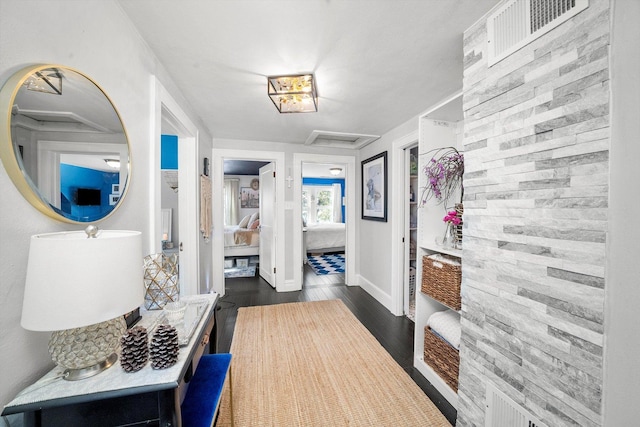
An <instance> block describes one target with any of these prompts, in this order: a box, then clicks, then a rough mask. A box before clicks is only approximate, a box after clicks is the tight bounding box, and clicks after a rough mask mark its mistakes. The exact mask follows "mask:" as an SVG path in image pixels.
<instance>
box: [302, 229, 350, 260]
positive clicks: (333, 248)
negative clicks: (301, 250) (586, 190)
mask: <svg viewBox="0 0 640 427" xmlns="http://www.w3.org/2000/svg"><path fill="white" fill-rule="evenodd" d="M304 231H305V232H304V235H305V255H306V253H308V252H313V253H326V252H344V246H345V240H346V229H345V224H344V223H342V222H331V223H317V224H307V226H306V227H305V228H304Z"/></svg>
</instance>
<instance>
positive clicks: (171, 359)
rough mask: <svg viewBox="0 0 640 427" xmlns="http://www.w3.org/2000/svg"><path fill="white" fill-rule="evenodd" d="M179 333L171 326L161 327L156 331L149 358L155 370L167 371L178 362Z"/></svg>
mask: <svg viewBox="0 0 640 427" xmlns="http://www.w3.org/2000/svg"><path fill="white" fill-rule="evenodd" d="M178 352H179V344H178V331H177V330H176V328H174V327H173V326H170V325H160V326H158V329H156V332H155V334H153V338H152V339H151V346H150V348H149V357H150V358H151V367H152V368H153V369H165V368H168V367H170V366H172V365H174V364H175V363H176V362H177V361H178Z"/></svg>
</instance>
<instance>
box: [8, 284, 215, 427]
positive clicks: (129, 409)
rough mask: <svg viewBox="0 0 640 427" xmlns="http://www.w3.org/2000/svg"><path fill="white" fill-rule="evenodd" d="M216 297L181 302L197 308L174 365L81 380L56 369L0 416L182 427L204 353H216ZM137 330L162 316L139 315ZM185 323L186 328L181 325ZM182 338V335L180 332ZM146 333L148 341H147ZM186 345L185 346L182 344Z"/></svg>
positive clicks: (36, 421)
mask: <svg viewBox="0 0 640 427" xmlns="http://www.w3.org/2000/svg"><path fill="white" fill-rule="evenodd" d="M218 297H219V295H218V294H207V295H194V296H191V297H184V298H183V299H182V300H183V301H186V302H188V303H189V308H188V310H189V309H192V308H193V307H198V308H199V310H198V314H197V318H198V319H199V320H198V319H196V320H194V321H193V323H192V325H195V326H194V327H193V328H188V329H190V330H192V331H193V332H192V334H191V337H190V339H189V341H188V343H186V344H185V345H184V346H182V347H180V353H179V355H178V362H177V363H176V364H175V365H173V366H171V367H169V368H167V369H159V370H154V369H152V368H151V365H150V364H149V363H147V365H146V366H145V367H144V368H142V369H141V370H139V371H137V372H134V373H126V372H125V371H124V370H123V369H122V368H121V367H120V363H119V362H117V363H116V364H115V365H114V366H112V367H111V368H109V369H107V370H105V371H104V372H101V373H100V374H98V375H96V376H94V377H91V378H87V379H83V380H79V381H65V380H63V379H61V378H58V377H59V375H60V374H61V371H62V370H61V369H59V368H57V367H56V368H54V369H53V370H51V371H50V372H49V373H47V374H46V375H45V376H44V377H42V378H41V379H39V380H38V381H37V382H35V383H34V384H32V385H31V386H29V387H27V388H25V389H24V390H23V391H22V392H20V393H19V394H18V396H16V398H15V399H14V400H12V401H11V402H9V403H8V404H7V405H6V406H5V407H4V410H3V411H2V415H9V414H16V413H24V425H25V426H47V427H48V426H51V427H56V426H65V427H67V426H81V425H86V426H98V427H99V426H142V425H144V426H162V427H169V426H178V427H179V426H181V424H182V422H181V416H180V403H181V402H182V400H183V399H184V396H185V394H186V392H187V388H188V384H189V380H190V379H191V377H192V375H193V373H194V372H195V370H196V367H197V365H198V361H199V360H200V357H201V356H202V354H204V353H209V352H211V353H214V352H215V341H216V340H215V338H216V337H215V309H216V304H217V302H218ZM141 314H142V319H141V320H140V323H139V325H140V326H144V327H147V328H148V329H149V328H152V327H153V326H154V324H155V323H157V317H158V316H160V315H161V311H160V310H155V311H145V310H141ZM185 323H186V322H185ZM178 333H179V336H180V329H179V330H178ZM151 336H152V335H151V331H150V330H149V339H150V340H151ZM184 341H185V342H186V340H184Z"/></svg>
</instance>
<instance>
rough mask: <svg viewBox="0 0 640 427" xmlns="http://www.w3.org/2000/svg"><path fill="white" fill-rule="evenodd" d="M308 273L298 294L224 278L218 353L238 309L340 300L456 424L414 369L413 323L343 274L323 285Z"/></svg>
mask: <svg viewBox="0 0 640 427" xmlns="http://www.w3.org/2000/svg"><path fill="white" fill-rule="evenodd" d="M309 272H310V274H313V275H314V276H315V274H314V273H313V271H312V270H311V269H310V268H309V267H308V266H305V286H303V289H302V290H301V291H294V292H276V291H275V290H274V289H273V288H272V287H271V286H270V285H269V284H268V283H267V282H265V281H264V280H263V279H261V278H260V277H251V278H234V279H227V280H226V282H225V289H226V293H227V294H226V295H225V296H224V297H222V298H221V299H220V303H219V309H218V310H217V312H216V314H217V324H218V343H217V348H218V351H219V352H228V351H229V349H230V347H231V342H232V339H233V331H234V328H235V322H236V319H237V315H238V308H240V307H251V306H257V305H271V304H281V303H286V302H296V301H320V300H328V299H340V300H342V301H343V302H344V304H345V305H346V306H347V307H348V308H349V310H351V312H352V313H353V314H354V315H355V316H356V318H357V319H358V320H359V321H360V322H361V323H362V324H363V325H364V326H365V327H366V328H367V329H368V330H369V331H370V332H371V334H372V335H373V336H374V337H375V338H376V339H377V340H378V341H379V342H380V344H381V345H382V346H383V347H384V348H385V349H386V350H387V351H388V352H389V354H390V355H391V357H393V359H394V360H395V361H396V362H397V363H398V364H399V365H400V366H402V368H403V369H404V370H405V371H406V372H407V373H408V374H409V376H410V377H411V378H413V380H414V381H415V382H416V384H418V386H420V388H422V390H423V391H424V392H425V394H426V395H427V396H429V398H430V399H431V400H432V401H433V402H434V403H435V405H436V406H437V407H438V409H440V411H441V412H442V413H443V414H444V415H445V416H446V417H447V419H448V420H449V422H451V423H452V424H455V419H456V410H455V409H454V408H453V407H452V406H451V405H450V404H449V402H447V401H446V400H445V399H444V398H443V397H442V395H440V393H439V392H438V391H437V390H436V389H435V388H434V387H433V386H432V385H431V384H430V383H429V382H428V381H427V380H426V379H425V378H424V377H423V376H422V374H420V372H419V371H418V370H417V369H415V368H414V367H413V335H414V323H413V322H412V321H411V320H409V319H408V318H406V317H404V316H394V315H393V314H391V313H390V312H389V311H388V310H387V309H386V308H385V307H384V306H383V305H382V304H380V303H379V302H378V301H377V300H376V299H375V298H373V297H372V296H371V295H370V294H369V293H367V292H366V291H365V290H363V289H362V288H360V287H358V286H346V285H344V275H338V274H335V275H328V276H338V277H337V278H330V279H329V280H328V281H327V282H324V284H322V283H323V282H322V281H320V280H312V279H317V277H313V278H308V277H307V276H308V275H309ZM318 277H321V276H318Z"/></svg>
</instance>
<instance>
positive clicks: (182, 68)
mask: <svg viewBox="0 0 640 427" xmlns="http://www.w3.org/2000/svg"><path fill="white" fill-rule="evenodd" d="M497 2H498V0H455V1H453V0H448V1H445V0H305V1H295V0H234V1H232V0H181V1H176V0H119V3H120V4H121V6H122V8H123V10H124V12H125V13H126V14H127V15H128V16H129V17H130V19H131V21H132V22H133V24H134V25H135V27H136V28H137V29H138V31H139V32H140V34H141V35H142V37H143V38H144V39H145V40H146V41H147V43H148V44H149V46H150V47H151V49H152V50H153V51H154V52H155V54H156V56H157V57H158V58H159V60H160V62H161V63H162V65H163V66H164V68H165V69H166V70H167V71H168V73H169V74H170V76H171V77H172V79H173V80H174V82H175V83H176V84H177V86H178V87H179V89H180V90H181V91H182V93H183V95H184V96H185V97H186V99H187V100H188V102H189V103H190V104H191V107H192V108H193V109H194V111H195V112H196V113H197V114H198V115H199V116H200V118H201V119H202V121H203V123H204V124H205V125H206V126H207V127H208V129H209V131H210V133H211V135H212V136H213V137H214V138H230V139H245V140H255V141H276V142H287V143H296V144H304V143H305V141H306V140H307V139H308V138H309V137H310V136H311V135H312V132H313V131H326V132H338V133H350V134H363V135H378V136H379V135H383V134H385V133H386V132H388V131H389V130H391V129H393V128H394V127H396V126H398V125H400V124H402V123H404V122H405V121H407V120H409V119H410V118H411V117H414V116H415V115H417V114H420V113H422V112H424V111H425V110H427V109H428V108H429V107H431V106H433V105H435V104H437V103H438V102H440V101H441V100H443V99H445V98H446V97H448V96H450V95H451V94H453V93H455V92H456V91H458V90H460V88H461V86H462V56H463V55H462V34H463V31H464V30H466V29H467V28H468V27H469V26H470V25H471V24H473V23H474V22H475V21H477V20H478V19H479V18H481V17H482V15H484V14H485V13H486V12H488V11H489V10H490V9H491V8H492V7H493V6H494V5H495V4H496V3H497ZM303 72H313V73H314V74H315V77H316V81H317V88H318V95H319V101H318V112H317V113H299V114H280V113H278V111H277V110H276V109H275V107H274V105H273V103H272V102H271V100H270V99H269V98H268V96H267V78H266V77H267V76H270V75H282V74H294V73H303ZM354 148H355V147H354Z"/></svg>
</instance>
